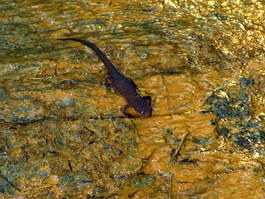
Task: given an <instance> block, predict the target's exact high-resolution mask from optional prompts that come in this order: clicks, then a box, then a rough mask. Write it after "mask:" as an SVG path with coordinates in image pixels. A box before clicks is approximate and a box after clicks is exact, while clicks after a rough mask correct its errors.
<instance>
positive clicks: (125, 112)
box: [121, 104, 133, 118]
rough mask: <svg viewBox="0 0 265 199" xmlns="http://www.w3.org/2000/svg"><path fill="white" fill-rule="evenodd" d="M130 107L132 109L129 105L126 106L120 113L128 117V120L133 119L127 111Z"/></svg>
mask: <svg viewBox="0 0 265 199" xmlns="http://www.w3.org/2000/svg"><path fill="white" fill-rule="evenodd" d="M130 107H132V106H131V105H130V104H127V105H125V106H123V107H121V112H122V113H123V114H124V115H125V116H126V117H128V118H132V117H133V115H132V114H130V113H129V112H128V111H127V109H128V108H130Z"/></svg>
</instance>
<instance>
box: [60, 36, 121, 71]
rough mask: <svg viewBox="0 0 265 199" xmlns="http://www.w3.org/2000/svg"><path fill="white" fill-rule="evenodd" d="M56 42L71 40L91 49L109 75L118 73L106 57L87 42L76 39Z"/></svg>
mask: <svg viewBox="0 0 265 199" xmlns="http://www.w3.org/2000/svg"><path fill="white" fill-rule="evenodd" d="M58 40H72V41H77V42H79V43H81V44H84V45H86V46H88V47H90V48H92V49H93V50H94V51H95V52H96V53H97V55H98V57H99V58H100V59H101V61H102V62H103V63H104V65H105V66H106V68H107V70H108V71H109V73H110V74H113V73H114V74H117V73H118V71H117V69H116V68H115V67H114V65H113V64H112V63H111V62H110V60H109V59H108V58H107V57H106V55H105V54H104V53H103V52H102V51H101V50H100V49H99V48H98V47H97V46H96V45H95V44H93V43H91V42H89V41H85V40H82V39H76V38H62V39H58Z"/></svg>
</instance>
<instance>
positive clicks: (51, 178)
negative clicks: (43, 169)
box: [44, 175, 60, 185]
mask: <svg viewBox="0 0 265 199" xmlns="http://www.w3.org/2000/svg"><path fill="white" fill-rule="evenodd" d="M59 181H60V178H59V177H58V176H57V175H50V176H48V177H47V178H45V179H44V182H45V183H46V184H49V185H55V184H58V183H59Z"/></svg>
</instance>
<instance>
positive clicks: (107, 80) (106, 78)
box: [103, 74, 112, 88]
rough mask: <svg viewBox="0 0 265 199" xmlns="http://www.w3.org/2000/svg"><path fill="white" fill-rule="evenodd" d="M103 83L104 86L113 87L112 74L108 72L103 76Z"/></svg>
mask: <svg viewBox="0 0 265 199" xmlns="http://www.w3.org/2000/svg"><path fill="white" fill-rule="evenodd" d="M103 84H104V86H106V87H107V88H109V87H111V86H112V81H111V79H110V75H109V74H106V75H105V76H104V78H103Z"/></svg>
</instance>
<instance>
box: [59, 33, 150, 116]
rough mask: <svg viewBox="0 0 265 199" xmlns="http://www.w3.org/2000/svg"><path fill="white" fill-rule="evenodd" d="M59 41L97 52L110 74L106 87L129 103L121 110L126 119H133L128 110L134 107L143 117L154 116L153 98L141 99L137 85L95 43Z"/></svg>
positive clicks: (106, 80) (145, 97) (106, 79)
mask: <svg viewBox="0 0 265 199" xmlns="http://www.w3.org/2000/svg"><path fill="white" fill-rule="evenodd" d="M59 40H72V41H77V42H79V43H81V44H84V45H86V46H88V47H90V48H91V49H93V50H94V51H95V53H96V54H97V55H98V57H99V58H100V59H101V61H102V62H103V63H104V65H105V67H106V68H107V70H108V74H107V75H106V77H105V78H104V79H105V83H104V84H105V85H106V86H110V85H112V86H113V87H114V89H115V91H117V92H118V93H119V94H120V95H122V96H123V97H124V98H125V99H126V100H127V102H128V104H127V105H125V106H123V107H122V108H121V109H120V110H121V112H122V113H123V114H124V115H125V116H126V117H133V115H131V114H130V113H129V112H128V108H130V107H132V108H134V110H135V111H137V112H138V113H139V114H140V115H141V116H143V117H151V116H152V111H153V109H152V107H151V97H150V96H144V97H141V96H139V94H138V93H137V91H136V90H137V85H136V84H135V83H134V82H133V81H132V79H131V78H127V77H124V76H123V75H122V74H121V73H120V72H119V71H118V70H117V69H116V68H115V66H114V65H113V64H112V63H111V62H110V60H109V59H108V58H107V56H106V55H105V54H104V53H103V52H102V51H101V50H100V49H99V48H98V47H97V46H96V45H95V44H93V43H91V42H89V41H85V40H82V39H75V38H62V39H59Z"/></svg>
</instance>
